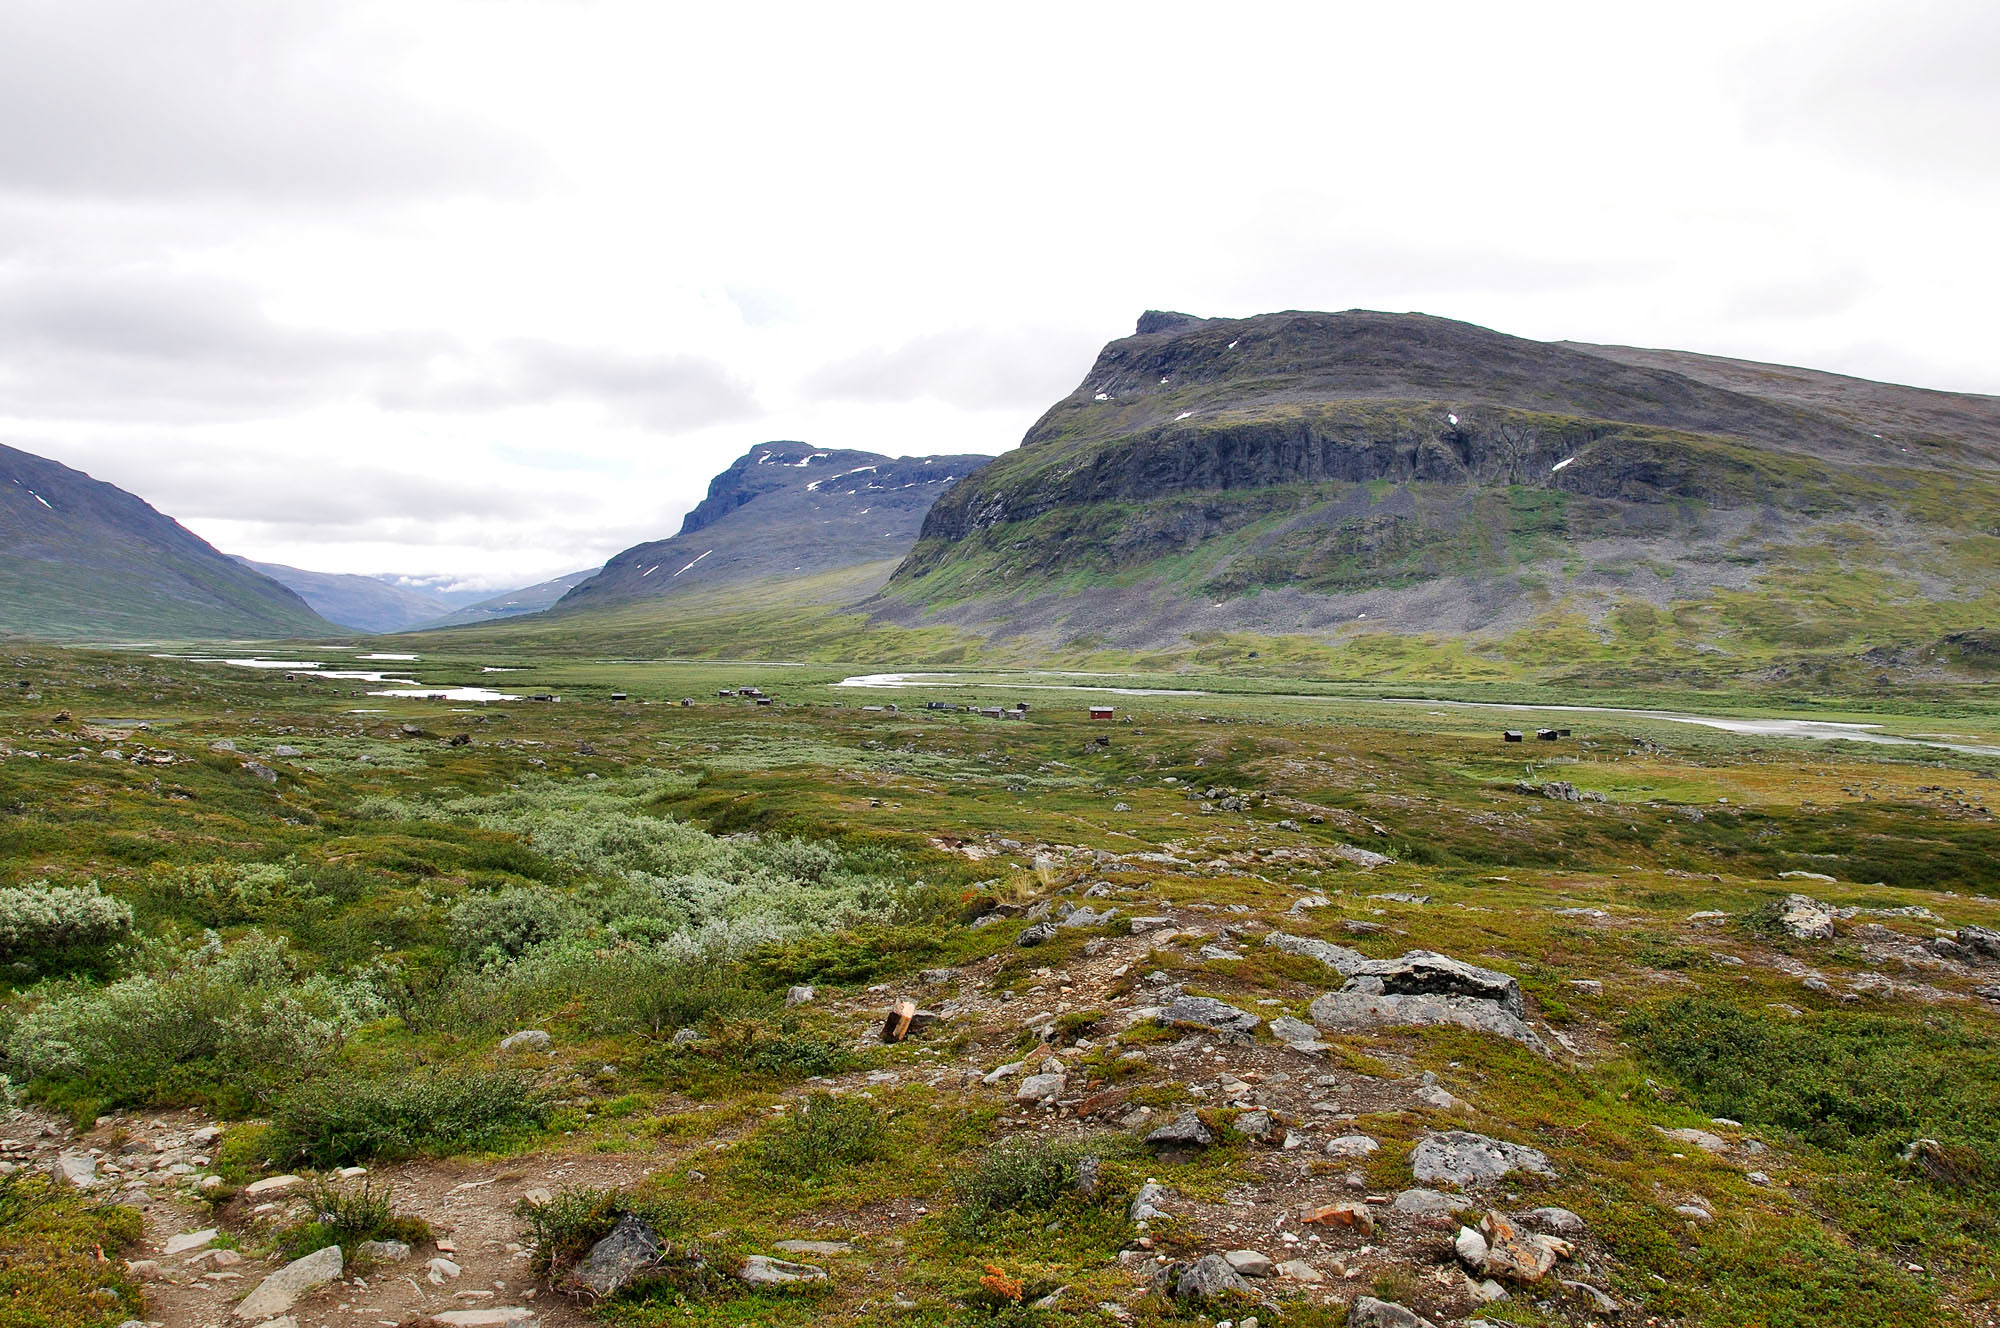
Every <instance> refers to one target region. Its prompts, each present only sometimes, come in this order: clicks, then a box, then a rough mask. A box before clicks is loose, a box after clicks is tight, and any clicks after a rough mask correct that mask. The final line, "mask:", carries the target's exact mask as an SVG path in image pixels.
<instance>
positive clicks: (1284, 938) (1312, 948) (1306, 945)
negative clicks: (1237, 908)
mask: <svg viewBox="0 0 2000 1328" xmlns="http://www.w3.org/2000/svg"><path fill="white" fill-rule="evenodd" d="M1294 907H1297V906H1296V905H1294ZM1264 944H1266V945H1268V946H1270V947H1271V948H1272V949H1274V950H1283V951H1284V952H1285V953H1286V954H1295V955H1304V956H1305V957H1306V958H1308V959H1317V960H1319V962H1320V963H1322V964H1325V965H1326V966H1327V967H1328V968H1330V969H1332V970H1333V971H1334V972H1336V973H1338V974H1340V975H1341V976H1342V977H1347V976H1349V975H1350V974H1352V973H1355V972H1358V971H1359V970H1360V968H1361V966H1362V965H1363V964H1366V963H1367V962H1368V956H1367V955H1365V954H1362V953H1361V952H1360V951H1359V950H1350V949H1348V948H1347V947H1346V946H1344V945H1334V944H1332V943H1330V942H1327V941H1316V940H1314V939H1313V938H1312V937H1310V936H1288V935H1286V934H1285V933H1284V932H1281V931H1274V932H1270V933H1269V934H1267V935H1266V936H1265V937H1264Z"/></svg>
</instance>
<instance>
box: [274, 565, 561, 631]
mask: <svg viewBox="0 0 2000 1328" xmlns="http://www.w3.org/2000/svg"><path fill="white" fill-rule="evenodd" d="M237 561H239V562H241V563H242V564H243V565H244V566H246V567H253V568H255V569H256V570H258V571H259V572H262V573H263V574H264V575H265V576H268V577H270V578H271V579H272V580H274V581H277V582H279V583H280V584H282V585H286V586H289V587H291V588H292V589H293V590H295V591H297V592H298V593H299V595H300V597H301V598H303V599H304V600H305V602H306V603H308V604H310V605H311V606H312V607H313V609H314V610H315V611H316V612H317V613H318V614H319V615H320V616H321V617H323V618H325V619H326V620H327V621H328V622H330V623H334V624H336V625H338V626H341V627H351V628H353V629H354V630H355V631H358V632H373V633H385V632H409V631H420V630H422V629H424V628H428V627H462V626H465V625H467V624H469V623H482V622H492V621H495V620H496V619H500V618H511V617H513V616H514V615H516V614H521V613H538V612H540V611H541V610H543V609H546V608H548V607H549V606H550V605H551V604H554V603H555V602H556V601H557V600H558V599H561V598H562V596H563V592H565V591H567V590H568V589H569V588H570V587H571V586H574V585H576V584H577V583H578V582H580V581H582V580H584V579H585V578H586V577H589V576H591V575H592V574H593V573H594V572H595V571H596V569H595V568H586V569H585V570H583V571H581V572H571V573H570V574H569V575H568V576H559V577H557V578H555V579H554V580H552V581H543V582H540V583H539V584H537V585H532V586H522V587H519V588H518V589H514V590H503V591H501V592H500V593H499V594H497V595H494V594H481V593H480V592H478V591H470V592H468V591H463V590H457V591H448V590H442V589H430V588H428V587H424V586H423V582H424V579H423V578H417V577H408V576H398V575H396V574H394V573H384V574H382V575H379V576H361V575H358V574H353V573H344V572H309V571H306V570H305V569H304V568H300V567H286V566H284V565H283V564H281V563H258V562H251V561H250V560H249V559H248V558H239V559H238V560H237ZM436 579H437V580H438V581H439V582H440V583H444V584H448V582H446V581H445V578H436ZM420 587H421V588H420Z"/></svg>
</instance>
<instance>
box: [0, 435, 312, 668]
mask: <svg viewBox="0 0 2000 1328" xmlns="http://www.w3.org/2000/svg"><path fill="white" fill-rule="evenodd" d="M0 547H4V548H5V549H6V550H7V557H6V558H5V559H4V560H0V631H9V632H17V633H20V634H22V635H25V636H40V637H49V638H71V639H77V638H99V639H108V638H128V637H138V638H148V637H183V638H185V637H211V638H225V637H240V638H252V637H254V638H273V637H285V636H317V635H323V634H326V633H328V632H331V631H333V630H335V629H334V627H333V624H331V623H329V622H327V621H326V620H325V619H324V618H322V617H321V616H320V615H319V614H317V613H315V612H314V611H313V609H312V607H311V606H310V605H308V604H307V603H306V601H305V600H304V599H303V598H301V597H300V596H299V595H298V594H297V593H296V592H294V591H293V590H291V589H289V588H288V587H286V586H284V585H281V584H280V583H279V582H277V581H275V580H273V579H271V578H270V577H268V576H265V575H263V574H262V573H261V572H258V571H256V570H255V569H253V568H250V567H246V566H244V565H242V564H241V563H239V562H237V561H236V560H235V559H233V558H231V557H229V556H228V555H226V554H224V553H222V552H220V551H219V550H217V549H216V548H215V547H214V546H212V545H210V544H209V543H208V542H207V541H206V540H204V539H202V538H201V537H200V536H198V535H196V534H194V533H193V532H192V531H190V530H188V529H187V528H186V527H185V526H182V525H181V524H180V523H179V522H177V521H175V520H173V518H171V517H169V516H166V515H164V514H163V513H161V512H159V511H157V510H156V509H154V508H153V507H152V506H151V505H150V504H148V503H147V502H145V500H143V499H141V498H139V497H137V496H136V495H134V494H131V493H128V492H126V491H125V490H124V489H121V488H119V487H117V486H116V485H113V484H108V483H106V482H104V481H103V480H98V479H94V478H92V477H91V476H89V475H87V474H85V473H84V472H82V471H80V470H76V469H73V468H71V467H69V466H65V465H63V464H62V463H60V462H57V461H52V460H50V459H49V458H47V457H42V456H37V455H35V454H34V453H32V452H24V451H21V450H20V449H18V448H13V447H8V446H5V445H0Z"/></svg>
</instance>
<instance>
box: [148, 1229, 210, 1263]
mask: <svg viewBox="0 0 2000 1328" xmlns="http://www.w3.org/2000/svg"><path fill="white" fill-rule="evenodd" d="M220 1234H221V1233H220V1232H218V1231H217V1230H216V1229H215V1228H214V1227H204V1228H202V1229H201V1230H200V1231H183V1232H182V1233H181V1234H180V1235H178V1236H170V1237H168V1238H167V1243H166V1244H165V1245H162V1246H161V1247H160V1253H161V1255H163V1256H164V1257H166V1258H169V1259H171V1258H173V1257H174V1256H175V1255H176V1254H186V1253H188V1252H189V1251H191V1250H205V1249H207V1248H208V1247H209V1246H211V1245H213V1244H215V1238H216V1236H218V1235H220Z"/></svg>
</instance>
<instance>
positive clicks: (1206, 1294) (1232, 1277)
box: [1161, 1254, 1256, 1303]
mask: <svg viewBox="0 0 2000 1328" xmlns="http://www.w3.org/2000/svg"><path fill="white" fill-rule="evenodd" d="M1161 1280H1162V1281H1164V1282H1165V1284H1166V1289H1167V1290H1168V1291H1169V1292H1170V1293H1171V1294H1172V1295H1173V1297H1174V1298H1175V1299H1176V1300H1186V1301H1193V1302H1196V1303H1199V1302H1202V1301H1207V1300H1214V1299H1216V1298H1217V1297H1218V1296H1228V1295H1241V1296H1250V1295H1255V1294H1256V1291H1255V1289H1254V1288H1253V1287H1251V1285H1250V1284H1249V1283H1248V1282H1246V1281H1244V1280H1243V1278H1242V1277H1241V1276H1240V1275H1239V1274H1238V1273H1237V1271H1236V1270H1235V1269H1234V1268H1231V1267H1230V1266H1229V1261H1228V1260H1227V1259H1225V1258H1223V1257H1222V1256H1221V1255H1219V1254H1204V1255H1202V1256H1201V1258H1199V1259H1196V1260H1195V1261H1194V1262H1193V1263H1173V1264H1168V1265H1167V1266H1166V1268H1165V1270H1164V1271H1163V1273H1162V1277H1161Z"/></svg>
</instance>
